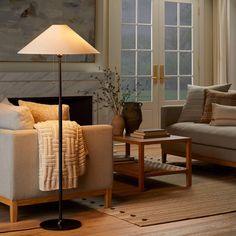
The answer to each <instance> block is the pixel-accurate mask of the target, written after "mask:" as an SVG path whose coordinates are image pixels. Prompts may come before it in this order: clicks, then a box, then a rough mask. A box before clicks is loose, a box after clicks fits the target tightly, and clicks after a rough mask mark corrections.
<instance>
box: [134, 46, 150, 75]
mask: <svg viewBox="0 0 236 236" xmlns="http://www.w3.org/2000/svg"><path fill="white" fill-rule="evenodd" d="M137 69H138V75H151V52H143V51H139V52H138V68H137Z"/></svg>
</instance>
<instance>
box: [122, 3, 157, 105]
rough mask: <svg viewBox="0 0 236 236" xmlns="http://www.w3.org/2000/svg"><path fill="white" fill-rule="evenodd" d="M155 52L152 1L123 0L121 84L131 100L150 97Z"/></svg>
mask: <svg viewBox="0 0 236 236" xmlns="http://www.w3.org/2000/svg"><path fill="white" fill-rule="evenodd" d="M152 53H153V52H152V0H122V23H121V83H122V84H121V87H122V91H126V90H127V89H128V90H130V91H132V95H131V97H130V99H131V100H139V101H150V100H151V93H152V92H151V91H152V89H151V87H152V82H151V81H152V80H151V74H152Z"/></svg>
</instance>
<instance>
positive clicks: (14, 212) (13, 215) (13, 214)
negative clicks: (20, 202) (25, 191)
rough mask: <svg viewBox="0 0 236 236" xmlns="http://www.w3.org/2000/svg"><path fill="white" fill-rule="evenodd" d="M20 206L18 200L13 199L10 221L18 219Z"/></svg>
mask: <svg viewBox="0 0 236 236" xmlns="http://www.w3.org/2000/svg"><path fill="white" fill-rule="evenodd" d="M17 215H18V206H17V202H16V201H12V202H11V204H10V222H11V223H14V222H16V221H17Z"/></svg>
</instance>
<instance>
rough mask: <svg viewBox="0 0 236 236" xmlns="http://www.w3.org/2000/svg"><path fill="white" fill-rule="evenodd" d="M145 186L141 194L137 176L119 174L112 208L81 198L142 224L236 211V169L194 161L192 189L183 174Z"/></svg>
mask: <svg viewBox="0 0 236 236" xmlns="http://www.w3.org/2000/svg"><path fill="white" fill-rule="evenodd" d="M182 160H183V159H182ZM180 165H181V163H180ZM145 187H146V191H145V192H142V193H140V192H139V191H138V188H137V181H136V180H135V179H133V178H130V177H124V176H119V175H116V176H115V183H114V190H113V206H112V207H111V208H109V209H104V208H102V207H101V199H100V200H99V199H83V200H81V201H82V202H83V204H85V205H87V206H89V207H92V208H95V209H97V210H99V211H100V212H104V213H106V214H109V215H112V216H114V217H117V218H119V219H122V220H125V221H128V222H130V223H132V224H135V225H138V226H149V225H156V224H162V223H167V222H174V221H180V220H186V219H194V218H200V217H206V216H213V215H218V214H224V213H229V212H234V211H236V168H230V167H220V166H217V165H208V164H202V163H199V162H194V163H193V185H192V187H191V188H186V187H185V175H182V174H179V175H169V176H159V177H154V178H148V179H146V181H145Z"/></svg>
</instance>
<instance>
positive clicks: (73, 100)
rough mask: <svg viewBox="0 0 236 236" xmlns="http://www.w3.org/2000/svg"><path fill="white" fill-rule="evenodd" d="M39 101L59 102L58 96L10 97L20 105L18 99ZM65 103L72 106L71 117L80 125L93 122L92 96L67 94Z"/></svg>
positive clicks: (47, 102)
mask: <svg viewBox="0 0 236 236" xmlns="http://www.w3.org/2000/svg"><path fill="white" fill-rule="evenodd" d="M19 99H21V100H25V101H31V102H38V103H43V104H58V97H26V98H23V97H22V98H9V101H10V102H11V103H13V104H14V105H18V100H19ZM62 100H63V104H67V105H69V106H70V119H71V120H72V121H76V122H77V123H78V124H80V125H91V124H92V123H93V115H92V114H93V112H92V111H93V102H92V96H65V97H63V99H62Z"/></svg>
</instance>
